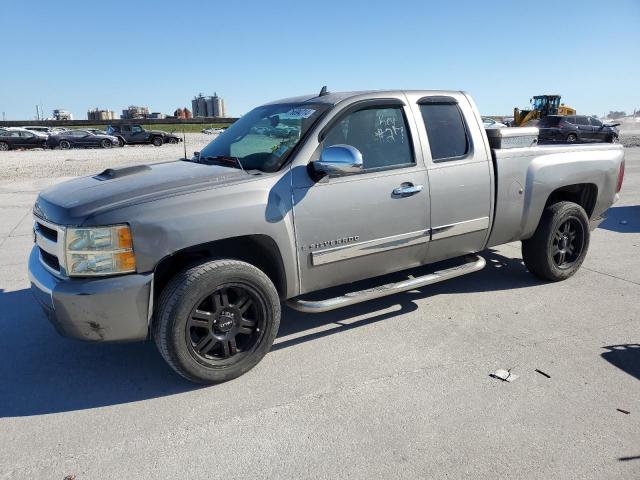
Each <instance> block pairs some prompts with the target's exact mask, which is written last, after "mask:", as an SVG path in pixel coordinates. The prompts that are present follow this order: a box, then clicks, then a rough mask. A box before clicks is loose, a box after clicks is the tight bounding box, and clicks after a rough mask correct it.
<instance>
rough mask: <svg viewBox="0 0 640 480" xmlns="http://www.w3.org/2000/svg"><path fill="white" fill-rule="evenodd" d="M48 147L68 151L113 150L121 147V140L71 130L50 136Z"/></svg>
mask: <svg viewBox="0 0 640 480" xmlns="http://www.w3.org/2000/svg"><path fill="white" fill-rule="evenodd" d="M47 143H48V145H49V147H51V148H60V149H61V150H68V149H69V148H91V147H94V148H95V147H100V148H111V147H117V146H119V145H120V140H119V139H118V138H117V137H114V136H113V135H102V134H95V133H91V132H89V131H88V130H69V131H68V132H62V133H59V134H56V135H50V136H49V140H48V142H47Z"/></svg>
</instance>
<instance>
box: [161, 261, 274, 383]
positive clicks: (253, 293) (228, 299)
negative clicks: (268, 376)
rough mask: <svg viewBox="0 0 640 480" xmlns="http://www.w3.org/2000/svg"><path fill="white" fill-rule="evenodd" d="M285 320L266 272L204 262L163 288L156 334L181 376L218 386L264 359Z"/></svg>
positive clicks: (241, 265)
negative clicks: (282, 321) (281, 317)
mask: <svg viewBox="0 0 640 480" xmlns="http://www.w3.org/2000/svg"><path fill="white" fill-rule="evenodd" d="M280 315H281V309H280V297H279V295H278V291H277V290H276V288H275V286H274V284H273V282H272V281H271V279H270V278H269V277H268V276H267V275H266V274H265V273H264V272H263V271H262V270H260V269H259V268H257V267H255V266H254V265H251V264H249V263H246V262H243V261H240V260H234V259H217V260H204V261H202V262H201V263H196V264H193V265H192V266H190V267H187V268H185V269H184V270H181V271H180V272H178V273H177V274H176V275H175V276H174V277H173V278H172V279H171V280H170V281H169V283H168V284H167V285H166V286H165V287H164V288H163V290H162V294H161V295H160V298H159V301H158V304H157V307H156V308H155V311H154V314H153V322H152V333H153V338H154V340H155V342H156V345H157V346H158V350H159V351H160V354H161V355H162V357H163V358H164V359H165V360H166V362H167V363H168V364H169V365H170V366H171V368H173V370H175V371H176V372H177V373H179V374H180V375H182V376H183V377H184V378H186V379H188V380H191V381H193V382H198V383H219V382H225V381H227V380H231V379H233V378H236V377H239V376H240V375H243V374H244V373H246V372H248V371H249V370H251V369H252V368H253V367H254V366H256V365H257V364H258V362H260V360H262V358H263V357H264V356H265V355H266V354H267V352H268V351H269V349H270V348H271V345H272V344H273V341H274V339H275V337H276V334H277V333H278V327H279V325H280Z"/></svg>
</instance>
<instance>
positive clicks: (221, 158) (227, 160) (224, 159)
mask: <svg viewBox="0 0 640 480" xmlns="http://www.w3.org/2000/svg"><path fill="white" fill-rule="evenodd" d="M200 160H204V161H205V162H206V161H208V160H211V161H213V162H218V163H221V164H222V165H224V166H228V165H231V166H233V167H235V168H239V169H240V170H242V171H243V172H245V173H246V171H245V169H244V167H243V166H242V162H241V161H240V159H239V158H238V157H231V156H229V155H216V156H214V157H200Z"/></svg>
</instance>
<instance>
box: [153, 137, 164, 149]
mask: <svg viewBox="0 0 640 480" xmlns="http://www.w3.org/2000/svg"><path fill="white" fill-rule="evenodd" d="M151 143H152V144H153V145H154V146H155V147H161V146H162V144H163V143H164V141H163V140H162V137H153V139H152V140H151Z"/></svg>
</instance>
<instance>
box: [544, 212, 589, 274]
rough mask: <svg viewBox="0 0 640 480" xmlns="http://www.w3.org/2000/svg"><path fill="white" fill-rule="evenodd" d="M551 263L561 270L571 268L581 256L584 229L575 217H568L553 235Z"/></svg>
mask: <svg viewBox="0 0 640 480" xmlns="http://www.w3.org/2000/svg"><path fill="white" fill-rule="evenodd" d="M552 245H553V247H552V249H551V252H549V255H551V261H553V263H554V264H555V265H556V267H558V268H559V269H561V270H567V269H569V268H571V267H572V266H573V265H574V263H575V262H576V261H577V260H578V259H579V258H580V256H581V255H582V249H583V248H584V227H583V226H582V223H581V222H580V221H579V220H578V219H577V218H575V217H569V218H568V219H566V220H565V221H564V223H561V224H560V225H559V226H558V228H557V229H556V231H555V232H554V233H553V243H552Z"/></svg>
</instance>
